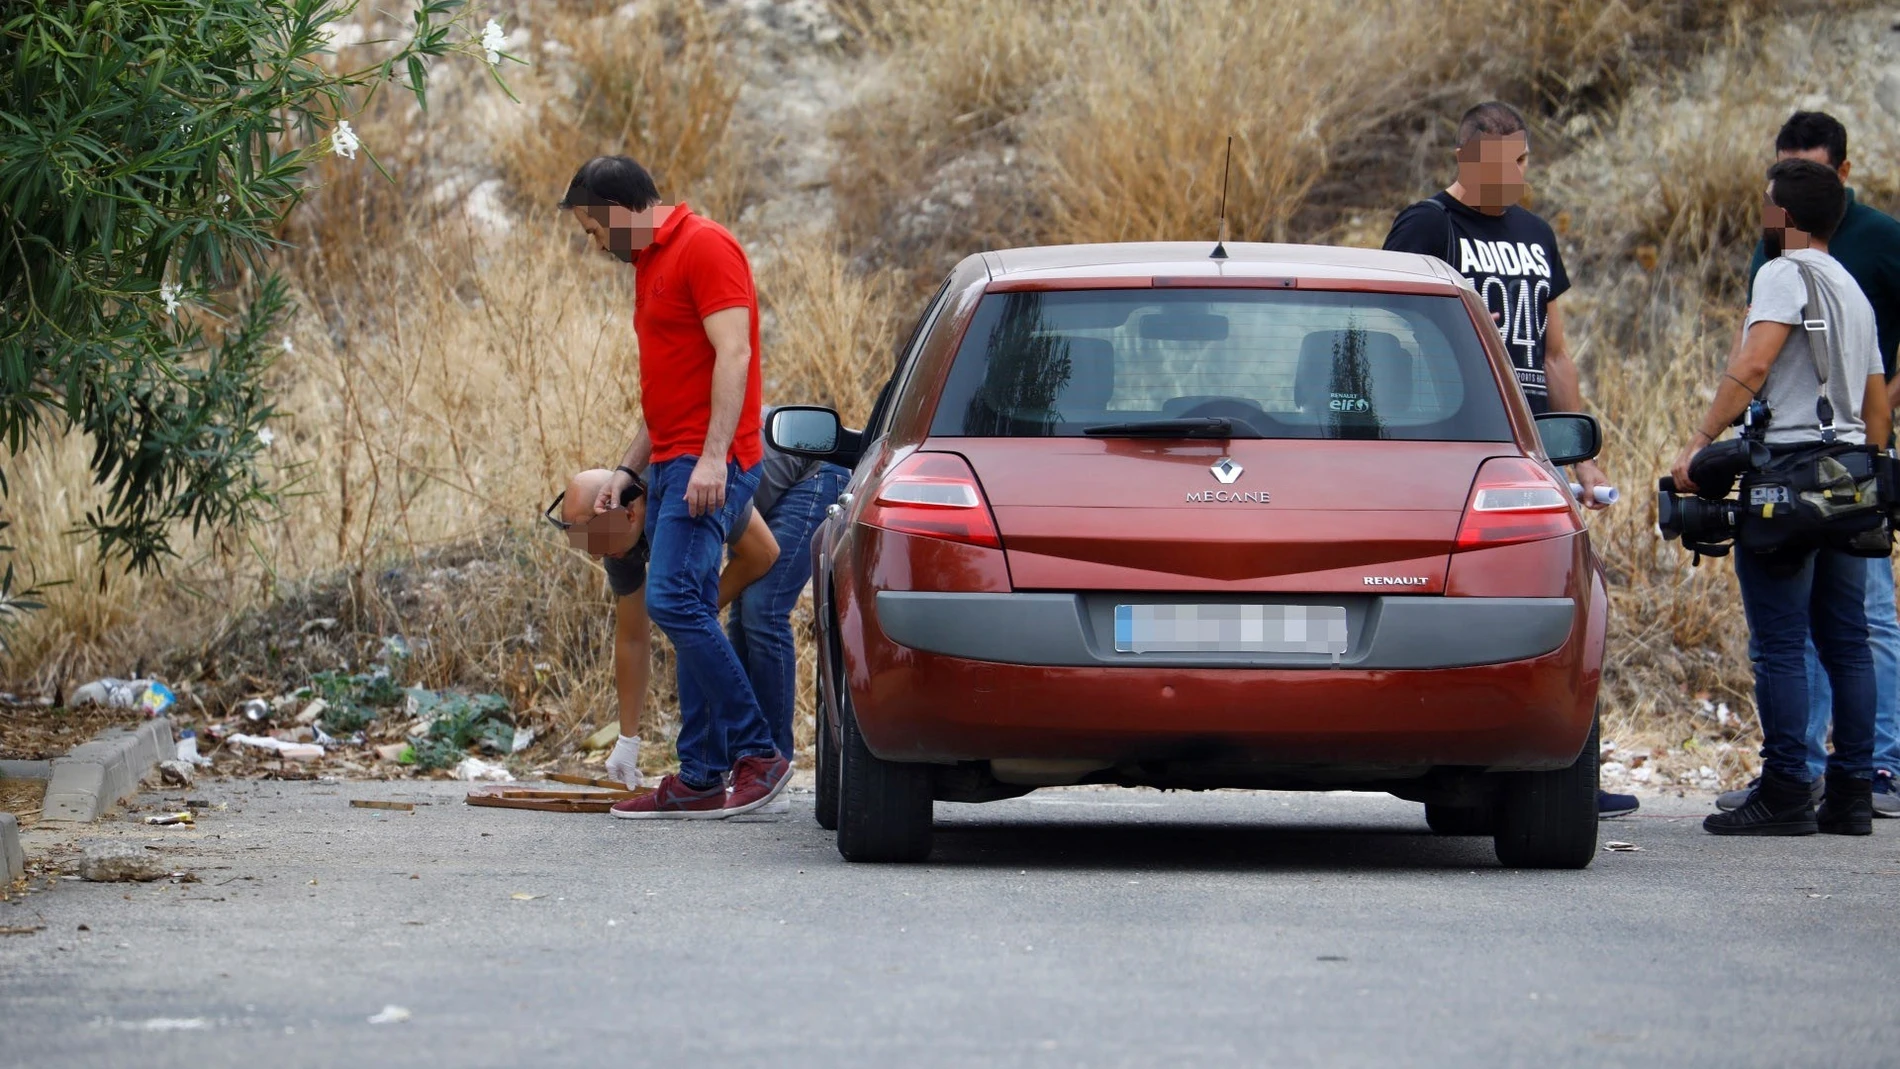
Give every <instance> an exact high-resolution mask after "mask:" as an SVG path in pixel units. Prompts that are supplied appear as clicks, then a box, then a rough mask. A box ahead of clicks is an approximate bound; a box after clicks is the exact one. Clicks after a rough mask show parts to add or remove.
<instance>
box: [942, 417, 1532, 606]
mask: <svg viewBox="0 0 1900 1069" xmlns="http://www.w3.org/2000/svg"><path fill="white" fill-rule="evenodd" d="M924 448H926V449H933V450H942V451H946V452H955V453H959V454H961V455H962V456H963V457H964V458H965V459H966V460H968V461H969V463H970V466H971V468H972V469H973V470H974V471H975V473H976V477H977V480H978V481H979V482H980V483H981V484H982V487H983V491H984V494H985V496H986V497H987V499H988V501H989V504H990V507H991V509H992V511H993V512H994V514H995V517H996V524H997V528H998V530H999V533H1000V534H1001V536H1002V541H1003V549H1004V553H1005V555H1006V557H1007V559H1008V562H1009V570H1010V577H1011V582H1012V584H1013V585H1014V586H1015V588H1016V589H1018V590H1063V591H1069V590H1140V591H1170V590H1178V591H1229V592H1232V591H1261V592H1282V593H1356V594H1387V595H1390V594H1436V593H1442V592H1443V590H1444V587H1445V579H1446V574H1447V572H1448V570H1449V568H1450V558H1451V552H1452V549H1453V546H1454V544H1455V542H1456V539H1457V534H1458V525H1459V520H1460V518H1461V517H1462V516H1463V514H1464V508H1465V503H1466V499H1467V497H1468V496H1469V494H1470V490H1471V484H1472V480H1473V478H1474V477H1475V476H1476V474H1477V471H1478V468H1479V466H1480V465H1482V464H1483V462H1484V461H1485V460H1486V459H1487V458H1489V457H1493V456H1498V455H1501V454H1505V453H1510V452H1513V450H1512V448H1511V446H1510V445H1509V444H1507V443H1501V442H1392V441H1339V440H1302V439H1267V440H1235V441H1231V442H1220V441H1183V440H1178V439H1175V440H1161V439H1141V438H1099V439H1098V438H933V439H932V440H931V441H930V442H929V443H928V444H927V445H925V447H924ZM1222 460H1227V461H1229V464H1228V465H1226V466H1224V467H1223V468H1222V469H1221V473H1220V474H1218V475H1217V474H1216V472H1215V471H1214V467H1215V465H1216V464H1218V463H1219V462H1221V461H1222Z"/></svg>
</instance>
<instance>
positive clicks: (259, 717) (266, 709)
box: [238, 698, 271, 724]
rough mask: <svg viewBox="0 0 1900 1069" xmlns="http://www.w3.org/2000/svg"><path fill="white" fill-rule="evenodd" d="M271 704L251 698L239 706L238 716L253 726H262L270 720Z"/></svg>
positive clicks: (260, 699)
mask: <svg viewBox="0 0 1900 1069" xmlns="http://www.w3.org/2000/svg"><path fill="white" fill-rule="evenodd" d="M270 714H271V707H270V703H269V702H267V701H265V700H264V699H262V698H251V699H249V700H248V701H246V702H245V703H244V704H242V705H240V706H238V715H239V716H242V717H243V718H244V719H246V720H249V721H250V722H251V723H253V724H262V723H263V722H264V721H266V720H269V719H270Z"/></svg>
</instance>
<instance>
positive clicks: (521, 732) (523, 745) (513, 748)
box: [508, 728, 534, 753]
mask: <svg viewBox="0 0 1900 1069" xmlns="http://www.w3.org/2000/svg"><path fill="white" fill-rule="evenodd" d="M532 745H534V729H533V728H516V729H515V739H514V742H512V743H510V744H509V745H508V752H509V753H520V752H521V751H523V750H525V749H527V748H528V747H530V746H532Z"/></svg>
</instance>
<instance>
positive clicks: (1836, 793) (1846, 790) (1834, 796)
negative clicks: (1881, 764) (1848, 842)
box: [1814, 769, 1874, 835]
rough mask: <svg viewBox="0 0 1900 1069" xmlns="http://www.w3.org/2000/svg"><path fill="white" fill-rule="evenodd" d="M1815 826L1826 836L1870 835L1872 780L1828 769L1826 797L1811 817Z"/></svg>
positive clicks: (1871, 827) (1872, 809)
mask: <svg viewBox="0 0 1900 1069" xmlns="http://www.w3.org/2000/svg"><path fill="white" fill-rule="evenodd" d="M1814 822H1815V825H1816V826H1817V827H1818V828H1820V829H1821V830H1822V831H1824V832H1827V833H1828V834H1829V835H1872V834H1873V833H1874V781H1873V780H1870V779H1861V778H1860V777H1858V776H1853V775H1849V774H1847V773H1845V772H1839V773H1837V772H1835V771H1834V770H1833V769H1829V770H1828V773H1827V797H1826V798H1824V799H1822V801H1821V809H1820V811H1819V812H1817V813H1816V814H1815V815H1814Z"/></svg>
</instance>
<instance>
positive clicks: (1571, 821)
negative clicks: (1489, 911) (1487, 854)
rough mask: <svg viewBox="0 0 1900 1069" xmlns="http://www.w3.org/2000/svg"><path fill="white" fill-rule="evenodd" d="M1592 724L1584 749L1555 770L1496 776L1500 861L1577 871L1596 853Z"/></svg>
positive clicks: (1595, 758)
mask: <svg viewBox="0 0 1900 1069" xmlns="http://www.w3.org/2000/svg"><path fill="white" fill-rule="evenodd" d="M1599 730H1600V727H1599V725H1597V724H1594V723H1593V724H1591V725H1590V737H1589V738H1588V739H1586V740H1584V744H1583V752H1582V753H1580V754H1578V755H1577V759H1576V761H1574V762H1572V763H1571V765H1570V766H1569V767H1568V768H1560V769H1557V770H1556V771H1554V772H1508V773H1504V774H1503V775H1500V776H1499V777H1498V779H1499V788H1500V789H1499V791H1498V810H1497V834H1496V837H1495V838H1494V840H1493V844H1494V845H1495V847H1496V849H1497V854H1498V860H1499V861H1501V862H1503V863H1504V864H1505V865H1506V866H1509V867H1511V868H1519V869H1581V868H1587V867H1589V864H1590V862H1591V861H1593V860H1595V859H1596V854H1597V761H1598V746H1597V735H1598V732H1599Z"/></svg>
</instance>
